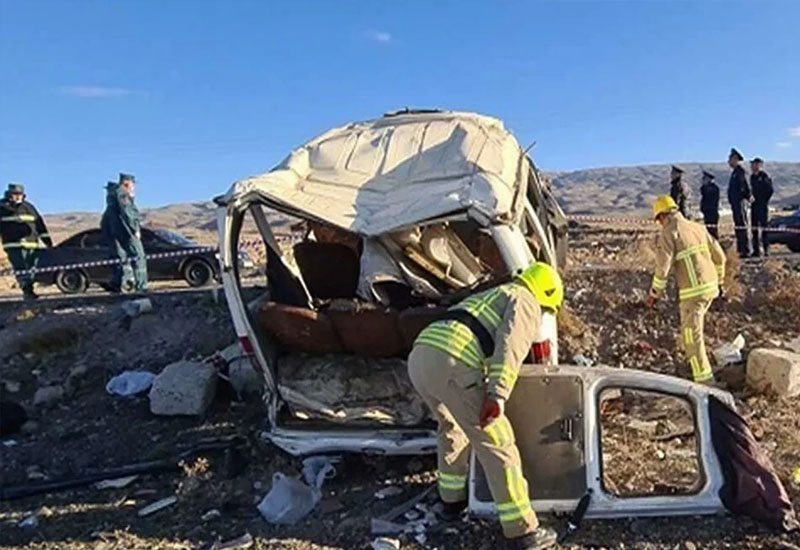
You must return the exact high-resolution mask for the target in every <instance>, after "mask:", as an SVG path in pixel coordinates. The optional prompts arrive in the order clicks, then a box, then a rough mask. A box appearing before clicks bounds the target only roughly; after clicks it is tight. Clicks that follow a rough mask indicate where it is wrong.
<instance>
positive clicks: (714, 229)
mask: <svg viewBox="0 0 800 550" xmlns="http://www.w3.org/2000/svg"><path fill="white" fill-rule="evenodd" d="M700 196H701V199H700V210H701V211H702V212H703V222H704V223H705V224H706V229H708V232H709V233H710V234H711V236H712V237H714V238H715V239H717V240H719V186H717V184H716V182H715V181H714V174H712V173H711V172H707V171H705V170H703V184H702V185H701V186H700Z"/></svg>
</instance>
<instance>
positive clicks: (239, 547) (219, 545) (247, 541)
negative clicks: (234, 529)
mask: <svg viewBox="0 0 800 550" xmlns="http://www.w3.org/2000/svg"><path fill="white" fill-rule="evenodd" d="M253 542H254V541H253V535H251V534H250V533H245V534H244V535H242V536H241V537H238V538H235V539H231V540H229V541H226V542H220V541H217V542H215V543H214V544H213V545H211V548H210V550H244V549H245V548H250V547H251V546H253Z"/></svg>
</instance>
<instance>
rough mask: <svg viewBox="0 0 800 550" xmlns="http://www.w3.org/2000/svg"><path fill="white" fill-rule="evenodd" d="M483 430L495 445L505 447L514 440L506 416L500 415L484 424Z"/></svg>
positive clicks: (512, 431)
mask: <svg viewBox="0 0 800 550" xmlns="http://www.w3.org/2000/svg"><path fill="white" fill-rule="evenodd" d="M483 431H485V432H486V433H487V434H488V436H489V439H491V441H492V444H494V445H496V446H497V447H505V446H506V445H508V444H509V443H513V442H514V430H513V429H512V428H511V423H510V422H509V421H508V418H507V417H506V416H501V417H500V418H498V419H497V420H495V421H494V422H492V423H491V424H489V425H488V426H486V427H485V428H484V429H483Z"/></svg>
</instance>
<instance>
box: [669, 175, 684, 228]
mask: <svg viewBox="0 0 800 550" xmlns="http://www.w3.org/2000/svg"><path fill="white" fill-rule="evenodd" d="M669 177H670V184H669V195H670V196H671V197H672V200H674V201H675V203H676V204H677V205H678V210H680V211H681V214H683V217H685V218H688V217H689V189H688V188H687V187H686V184H684V183H683V168H681V167H680V166H675V165H674V164H673V165H672V168H671V169H670V171H669Z"/></svg>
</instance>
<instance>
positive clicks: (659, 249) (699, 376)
mask: <svg viewBox="0 0 800 550" xmlns="http://www.w3.org/2000/svg"><path fill="white" fill-rule="evenodd" d="M653 218H654V219H655V221H656V223H658V224H659V225H661V227H662V230H661V233H660V234H659V235H658V238H657V239H656V268H655V273H654V274H653V285H652V287H651V290H650V300H649V303H650V307H654V306H655V302H656V300H658V299H659V298H660V297H661V295H662V294H663V293H664V290H665V289H666V288H667V278H668V277H669V272H670V269H671V268H672V266H673V264H674V266H675V279H676V282H677V283H678V297H679V302H680V314H681V339H682V341H683V347H684V349H685V350H686V357H687V359H688V361H689V367H690V368H691V370H692V378H693V379H694V381H695V382H700V383H703V384H714V373H713V372H712V371H711V364H710V363H709V362H708V356H707V355H706V345H705V341H704V339H703V323H704V319H705V314H706V312H707V311H708V308H709V307H710V306H711V302H712V301H713V300H714V298H716V297H717V296H719V294H720V285H721V284H722V280H723V279H724V277H725V253H724V252H723V251H722V247H721V246H720V245H719V243H718V242H717V240H716V239H714V238H712V237H711V235H710V234H709V233H708V231H706V228H705V227H704V226H703V225H702V224H699V223H696V222H692V221H689V220H687V219H686V218H684V217H683V215H682V214H681V213H680V212H678V205H677V204H675V201H674V200H672V197H670V196H669V195H662V196H660V197H658V198H657V199H656V201H655V203H653Z"/></svg>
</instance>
